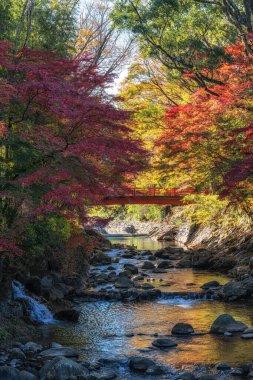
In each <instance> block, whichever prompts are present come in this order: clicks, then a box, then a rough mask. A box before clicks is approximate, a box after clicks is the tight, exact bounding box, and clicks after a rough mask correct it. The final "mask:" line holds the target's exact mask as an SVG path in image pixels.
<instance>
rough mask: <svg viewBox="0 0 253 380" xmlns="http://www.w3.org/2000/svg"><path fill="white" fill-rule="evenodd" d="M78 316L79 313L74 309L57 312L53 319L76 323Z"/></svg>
mask: <svg viewBox="0 0 253 380" xmlns="http://www.w3.org/2000/svg"><path fill="white" fill-rule="evenodd" d="M79 316H80V312H79V311H78V310H75V309H67V310H61V311H58V312H57V313H56V314H55V318H56V319H59V320H60V321H69V322H78V320H79Z"/></svg>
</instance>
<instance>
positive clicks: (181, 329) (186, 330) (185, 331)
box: [171, 323, 194, 335]
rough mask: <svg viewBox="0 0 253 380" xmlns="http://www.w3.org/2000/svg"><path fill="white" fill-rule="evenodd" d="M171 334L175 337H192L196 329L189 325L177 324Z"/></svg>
mask: <svg viewBox="0 0 253 380" xmlns="http://www.w3.org/2000/svg"><path fill="white" fill-rule="evenodd" d="M171 332H172V334H173V335H190V334H193V333H194V328H193V327H192V325H190V324H189V323H177V324H176V325H175V326H174V327H173V328H172V330H171Z"/></svg>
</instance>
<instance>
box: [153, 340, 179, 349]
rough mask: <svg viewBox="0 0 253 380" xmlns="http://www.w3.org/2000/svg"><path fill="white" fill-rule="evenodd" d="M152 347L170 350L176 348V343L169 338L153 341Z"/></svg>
mask: <svg viewBox="0 0 253 380" xmlns="http://www.w3.org/2000/svg"><path fill="white" fill-rule="evenodd" d="M152 345H153V346H155V347H158V348H172V347H176V346H177V343H176V342H174V340H172V339H169V338H158V339H155V340H154V342H153V343H152Z"/></svg>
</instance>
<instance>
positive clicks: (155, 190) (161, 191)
mask: <svg viewBox="0 0 253 380" xmlns="http://www.w3.org/2000/svg"><path fill="white" fill-rule="evenodd" d="M195 192H196V190H195V189H194V188H190V187H189V188H185V189H179V188H176V187H175V188H171V189H166V188H162V187H156V186H152V187H147V188H141V187H133V188H130V189H128V190H126V191H125V192H124V194H119V196H127V197H136V196H152V197H159V196H165V197H184V196H185V195H189V194H193V193H195Z"/></svg>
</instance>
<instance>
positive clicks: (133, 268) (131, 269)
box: [124, 264, 139, 274]
mask: <svg viewBox="0 0 253 380" xmlns="http://www.w3.org/2000/svg"><path fill="white" fill-rule="evenodd" d="M124 269H126V270H128V271H129V272H131V273H132V274H138V273H139V270H138V268H137V266H136V265H133V264H124Z"/></svg>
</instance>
